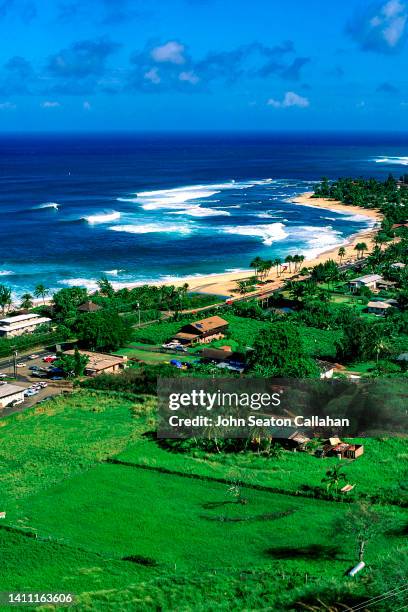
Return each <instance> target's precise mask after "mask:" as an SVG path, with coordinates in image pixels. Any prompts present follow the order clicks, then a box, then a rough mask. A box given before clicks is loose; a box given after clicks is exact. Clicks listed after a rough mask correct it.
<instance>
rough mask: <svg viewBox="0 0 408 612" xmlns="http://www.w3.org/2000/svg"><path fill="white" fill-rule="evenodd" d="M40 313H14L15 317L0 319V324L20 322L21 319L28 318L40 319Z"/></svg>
mask: <svg viewBox="0 0 408 612" xmlns="http://www.w3.org/2000/svg"><path fill="white" fill-rule="evenodd" d="M40 318H41V317H40V315H38V314H34V313H32V312H31V313H28V314H22V315H16V316H15V317H6V318H5V319H0V325H10V324H11V323H20V322H21V321H27V320H28V319H40Z"/></svg>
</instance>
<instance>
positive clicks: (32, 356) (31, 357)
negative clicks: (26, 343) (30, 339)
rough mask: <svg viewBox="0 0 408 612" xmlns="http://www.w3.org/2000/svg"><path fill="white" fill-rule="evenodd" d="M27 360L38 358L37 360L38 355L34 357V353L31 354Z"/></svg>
mask: <svg viewBox="0 0 408 612" xmlns="http://www.w3.org/2000/svg"><path fill="white" fill-rule="evenodd" d="M28 358H29V359H38V358H39V355H36V354H35V353H33V354H32V355H30V356H29V357H28Z"/></svg>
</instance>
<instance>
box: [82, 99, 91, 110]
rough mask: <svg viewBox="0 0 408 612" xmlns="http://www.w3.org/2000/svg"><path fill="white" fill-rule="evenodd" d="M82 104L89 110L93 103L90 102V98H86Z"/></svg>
mask: <svg viewBox="0 0 408 612" xmlns="http://www.w3.org/2000/svg"><path fill="white" fill-rule="evenodd" d="M82 106H83V109H84V110H87V111H89V110H91V108H92V106H91V103H90V102H88V100H85V101H84V103H83V105H82Z"/></svg>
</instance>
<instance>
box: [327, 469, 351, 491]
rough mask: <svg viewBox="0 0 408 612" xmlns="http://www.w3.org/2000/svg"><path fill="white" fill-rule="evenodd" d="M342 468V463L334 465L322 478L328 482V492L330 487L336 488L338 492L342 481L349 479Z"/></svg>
mask: <svg viewBox="0 0 408 612" xmlns="http://www.w3.org/2000/svg"><path fill="white" fill-rule="evenodd" d="M342 469H343V466H342V465H340V464H337V465H334V466H333V467H332V468H330V469H328V470H327V472H326V476H325V477H324V478H322V483H326V489H327V491H328V492H329V491H330V489H334V491H335V492H336V493H337V491H338V489H339V486H340V483H341V482H342V481H345V480H347V477H346V475H345V474H344V472H342V471H341V470H342Z"/></svg>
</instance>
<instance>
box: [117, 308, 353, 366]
mask: <svg viewBox="0 0 408 612" xmlns="http://www.w3.org/2000/svg"><path fill="white" fill-rule="evenodd" d="M222 317H223V318H224V319H225V320H226V321H228V322H229V329H228V332H227V335H226V337H225V338H224V339H222V340H218V341H215V342H214V343H212V344H213V345H214V346H222V345H225V344H228V345H230V346H232V348H233V349H234V350H237V349H239V348H240V347H241V348H245V347H247V346H252V345H253V343H254V340H255V338H256V336H257V335H258V334H259V333H260V332H262V331H263V330H265V329H267V328H268V327H269V326H270V323H268V322H265V321H258V320H256V319H249V318H246V317H239V316H237V315H234V314H230V313H225V312H222ZM187 322H188V320H187V319H186V320H181V321H160V322H158V323H152V324H151V325H148V326H146V327H144V328H142V329H139V330H135V333H134V340H135V342H134V343H133V344H131V345H129V348H125V349H124V350H125V351H128V350H129V351H130V352H129V353H126V354H128V356H131V355H132V356H136V354H135V353H134V352H133V351H131V350H130V349H132V347H135V346H136V349H137V350H139V348H138V346H137V345H138V344H140V343H141V344H150V345H161V344H163V343H164V342H165V341H166V340H168V339H169V338H171V337H172V336H173V335H174V334H176V333H177V332H178V331H179V330H180V328H181V327H182V326H183V325H184V324H185V323H187ZM299 332H300V334H301V336H302V340H303V342H304V345H305V348H306V351H307V352H308V353H309V354H310V355H311V356H313V357H334V356H335V354H336V341H337V340H338V339H339V338H340V335H341V334H340V332H338V331H326V330H322V329H316V328H314V327H305V326H300V327H299ZM120 354H125V353H124V352H123V351H120ZM139 354H140V353H137V355H139ZM137 358H139V357H137Z"/></svg>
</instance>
